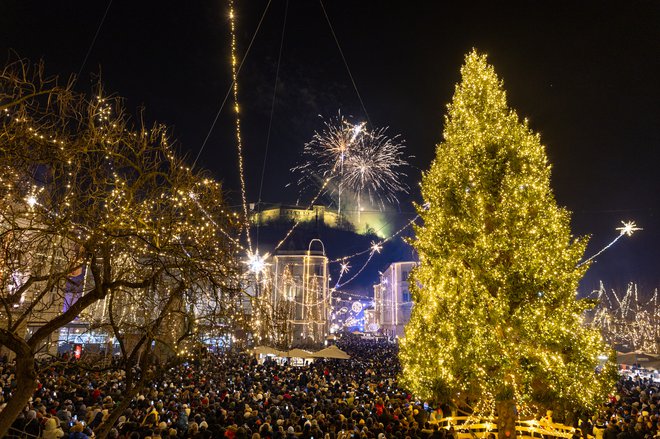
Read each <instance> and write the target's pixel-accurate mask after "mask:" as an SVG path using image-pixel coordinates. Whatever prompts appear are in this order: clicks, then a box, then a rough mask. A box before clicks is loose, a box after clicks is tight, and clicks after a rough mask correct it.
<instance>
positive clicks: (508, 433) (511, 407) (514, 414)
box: [496, 399, 518, 439]
mask: <svg viewBox="0 0 660 439" xmlns="http://www.w3.org/2000/svg"><path fill="white" fill-rule="evenodd" d="M496 409H497V438H498V439H512V438H514V437H516V421H517V420H518V411H517V410H516V404H515V402H514V401H513V400H512V399H505V400H502V401H497V402H496Z"/></svg>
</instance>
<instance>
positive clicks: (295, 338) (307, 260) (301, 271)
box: [270, 240, 330, 346]
mask: <svg viewBox="0 0 660 439" xmlns="http://www.w3.org/2000/svg"><path fill="white" fill-rule="evenodd" d="M314 244H319V245H320V249H317V250H312V246H313V245H314ZM270 268H271V270H272V275H273V289H272V292H271V294H270V295H271V300H272V309H273V317H272V318H273V320H274V322H275V324H276V325H277V327H278V328H279V331H278V332H279V334H277V335H279V336H280V337H284V339H280V344H283V345H286V346H308V345H309V346H311V345H319V344H321V343H323V342H324V341H325V338H326V336H327V335H328V333H329V319H328V312H329V309H330V307H329V288H328V257H327V256H326V254H325V248H324V247H323V244H322V243H321V241H320V240H312V242H310V244H309V248H308V249H307V250H306V251H279V252H278V253H277V254H275V255H274V256H273V262H272V266H271V267H270Z"/></svg>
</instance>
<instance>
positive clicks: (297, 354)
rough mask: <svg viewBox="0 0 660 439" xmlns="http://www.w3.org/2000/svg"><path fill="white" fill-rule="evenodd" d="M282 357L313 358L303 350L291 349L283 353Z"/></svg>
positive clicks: (312, 355)
mask: <svg viewBox="0 0 660 439" xmlns="http://www.w3.org/2000/svg"><path fill="white" fill-rule="evenodd" d="M282 356H283V357H290V358H314V354H312V353H311V352H309V351H305V350H303V349H291V350H290V351H288V352H283V355H282Z"/></svg>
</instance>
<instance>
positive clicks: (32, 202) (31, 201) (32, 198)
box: [25, 195, 37, 208]
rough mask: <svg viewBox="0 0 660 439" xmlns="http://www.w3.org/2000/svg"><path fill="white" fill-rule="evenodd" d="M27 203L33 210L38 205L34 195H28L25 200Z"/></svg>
mask: <svg viewBox="0 0 660 439" xmlns="http://www.w3.org/2000/svg"><path fill="white" fill-rule="evenodd" d="M25 202H26V203H27V205H28V206H30V208H33V207H34V206H35V205H36V204H37V197H36V196H34V195H28V196H27V197H26V198H25Z"/></svg>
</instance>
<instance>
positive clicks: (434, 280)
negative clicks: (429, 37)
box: [400, 51, 614, 437]
mask: <svg viewBox="0 0 660 439" xmlns="http://www.w3.org/2000/svg"><path fill="white" fill-rule="evenodd" d="M461 74H462V82H461V83H460V84H458V85H457V86H456V90H455V94H454V98H453V101H452V103H451V104H449V106H448V115H447V116H446V118H445V129H444V142H442V143H440V144H439V145H438V147H437V151H436V157H435V160H434V161H433V163H432V165H431V169H430V170H429V171H428V172H426V173H425V174H424V176H423V179H422V196H423V199H424V206H423V207H419V208H418V210H419V213H420V215H421V217H422V219H423V225H421V226H419V227H417V228H416V238H415V239H414V241H413V244H414V247H415V248H416V250H417V251H418V253H419V258H420V265H419V267H418V268H416V269H415V270H414V272H413V275H412V278H411V279H412V280H411V289H412V290H413V295H414V301H415V307H414V309H413V313H412V318H411V321H410V323H409V324H408V325H407V326H406V330H405V338H404V339H403V340H402V342H401V354H400V357H401V362H402V366H403V380H404V382H405V384H406V385H407V386H408V387H409V388H410V389H411V390H412V391H413V392H414V393H415V394H417V395H418V396H420V397H422V398H426V399H430V400H435V401H437V402H444V403H449V404H452V405H454V404H455V405H456V406H458V407H463V408H465V409H466V410H468V411H470V410H471V411H473V412H474V413H475V414H480V415H489V414H493V413H495V411H497V413H498V414H499V421H498V422H499V426H500V428H499V434H500V437H508V436H513V435H515V431H514V429H513V425H514V421H515V418H516V416H517V414H521V415H523V416H530V415H535V414H537V413H539V412H541V413H544V411H545V410H546V409H555V410H560V411H563V410H567V411H574V410H590V409H593V408H594V407H595V405H596V404H598V403H601V402H602V401H603V398H604V397H605V396H606V393H607V391H608V390H609V389H610V388H611V385H612V379H613V376H614V375H613V373H614V372H613V370H614V369H613V367H612V363H611V362H608V363H607V365H606V367H605V368H604V369H603V370H601V371H597V370H596V369H597V366H598V364H599V358H598V357H599V356H601V355H603V354H607V353H608V352H609V351H608V348H607V347H606V346H605V344H604V343H603V341H602V339H601V336H600V334H599V333H598V332H597V331H595V330H593V329H588V328H586V327H585V326H583V325H582V314H583V312H584V311H585V310H586V309H589V308H591V307H592V304H591V303H589V302H587V301H584V300H578V299H577V298H576V291H577V287H578V281H579V280H580V278H581V277H582V276H583V274H584V272H585V270H586V269H587V267H586V266H585V265H582V266H579V262H580V259H581V258H582V255H583V252H584V249H585V245H586V239H575V238H574V237H573V236H572V235H571V231H570V228H569V213H568V212H567V211H566V210H565V209H562V208H560V207H558V206H557V203H556V201H555V199H554V197H553V194H552V191H551V189H550V165H549V164H548V161H547V157H546V154H545V149H544V147H543V145H542V144H541V142H540V138H539V136H538V135H537V134H534V133H533V132H532V131H531V130H530V128H529V126H528V124H527V122H526V121H524V122H521V121H520V120H519V119H518V116H517V114H516V113H515V112H514V111H513V110H511V109H509V108H508V107H507V104H506V96H505V92H504V89H503V87H502V83H501V81H500V80H499V79H498V78H497V75H496V74H495V71H494V69H493V67H492V66H490V65H488V64H487V62H486V56H485V55H479V54H478V53H476V52H474V51H473V52H472V53H470V54H468V55H467V57H466V62H465V65H464V66H463V67H462V69H461Z"/></svg>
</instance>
